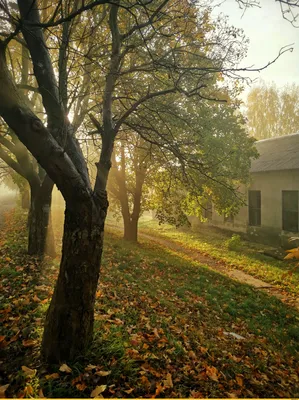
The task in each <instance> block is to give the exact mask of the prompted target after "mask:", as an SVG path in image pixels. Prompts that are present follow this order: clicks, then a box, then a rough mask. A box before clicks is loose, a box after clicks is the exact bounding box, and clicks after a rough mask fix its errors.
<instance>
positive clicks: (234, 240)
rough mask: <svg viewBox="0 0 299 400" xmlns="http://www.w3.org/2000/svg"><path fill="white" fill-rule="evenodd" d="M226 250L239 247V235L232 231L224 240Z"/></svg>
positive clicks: (234, 249)
mask: <svg viewBox="0 0 299 400" xmlns="http://www.w3.org/2000/svg"><path fill="white" fill-rule="evenodd" d="M225 244H226V246H227V248H228V250H233V251H237V250H239V249H240V247H241V237H240V235H237V234H236V233H234V234H233V235H232V237H231V238H230V239H228V240H227V241H226V242H225Z"/></svg>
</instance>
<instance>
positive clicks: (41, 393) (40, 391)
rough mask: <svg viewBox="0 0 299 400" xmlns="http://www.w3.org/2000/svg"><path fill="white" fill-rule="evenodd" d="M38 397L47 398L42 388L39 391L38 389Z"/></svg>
mask: <svg viewBox="0 0 299 400" xmlns="http://www.w3.org/2000/svg"><path fill="white" fill-rule="evenodd" d="M38 397H40V398H41V399H44V398H45V396H44V393H43V390H42V389H39V391H38Z"/></svg>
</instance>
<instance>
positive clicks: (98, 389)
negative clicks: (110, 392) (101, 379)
mask: <svg viewBox="0 0 299 400" xmlns="http://www.w3.org/2000/svg"><path fill="white" fill-rule="evenodd" d="M106 388H107V385H101V386H97V387H96V388H95V389H94V390H93V391H92V392H91V394H90V397H97V396H98V395H99V394H101V393H103V392H104V391H105V390H106Z"/></svg>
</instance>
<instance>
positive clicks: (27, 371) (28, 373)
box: [22, 365, 36, 378]
mask: <svg viewBox="0 0 299 400" xmlns="http://www.w3.org/2000/svg"><path fill="white" fill-rule="evenodd" d="M22 371H23V373H24V375H25V376H26V377H27V378H33V377H34V376H35V374H36V369H31V368H28V367H26V366H25V365H23V366H22Z"/></svg>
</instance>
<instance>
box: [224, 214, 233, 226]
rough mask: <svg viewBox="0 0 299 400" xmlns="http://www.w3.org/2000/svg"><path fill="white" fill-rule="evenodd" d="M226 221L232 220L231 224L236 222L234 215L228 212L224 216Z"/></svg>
mask: <svg viewBox="0 0 299 400" xmlns="http://www.w3.org/2000/svg"><path fill="white" fill-rule="evenodd" d="M224 222H230V223H231V224H233V223H234V215H233V214H228V215H225V216H224Z"/></svg>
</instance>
